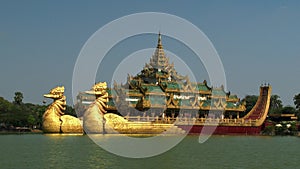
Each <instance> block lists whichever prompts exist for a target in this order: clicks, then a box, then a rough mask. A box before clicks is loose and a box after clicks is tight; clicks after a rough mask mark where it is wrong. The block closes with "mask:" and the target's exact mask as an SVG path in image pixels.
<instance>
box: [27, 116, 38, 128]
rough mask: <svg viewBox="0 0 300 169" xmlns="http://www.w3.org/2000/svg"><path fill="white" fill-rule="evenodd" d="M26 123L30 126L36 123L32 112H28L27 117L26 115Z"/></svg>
mask: <svg viewBox="0 0 300 169" xmlns="http://www.w3.org/2000/svg"><path fill="white" fill-rule="evenodd" d="M27 123H28V125H29V126H30V127H32V126H34V125H35V123H36V120H35V118H34V116H33V115H32V114H30V115H29V116H28V117H27Z"/></svg>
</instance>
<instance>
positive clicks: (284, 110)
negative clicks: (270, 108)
mask: <svg viewBox="0 0 300 169" xmlns="http://www.w3.org/2000/svg"><path fill="white" fill-rule="evenodd" d="M281 113H282V114H296V109H295V107H293V106H284V107H283V108H282V110H281Z"/></svg>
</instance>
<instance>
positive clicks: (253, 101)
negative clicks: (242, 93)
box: [242, 95, 258, 113]
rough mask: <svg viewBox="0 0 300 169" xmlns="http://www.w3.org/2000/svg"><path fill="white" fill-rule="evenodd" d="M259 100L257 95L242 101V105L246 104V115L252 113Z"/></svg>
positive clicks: (249, 96) (248, 96)
mask: <svg viewBox="0 0 300 169" xmlns="http://www.w3.org/2000/svg"><path fill="white" fill-rule="evenodd" d="M257 99H258V96H256V95H247V96H246V97H245V98H244V99H242V103H243V102H246V111H245V113H248V112H250V110H251V109H252V108H253V107H254V105H255V104H256V102H257Z"/></svg>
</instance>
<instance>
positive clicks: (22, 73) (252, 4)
mask: <svg viewBox="0 0 300 169" xmlns="http://www.w3.org/2000/svg"><path fill="white" fill-rule="evenodd" d="M137 12H164V13H170V14H174V15H177V16H179V17H182V18H185V19H187V20H189V21H190V22H192V23H193V24H195V25H196V26H198V27H199V28H200V29H201V30H202V31H203V32H204V33H205V34H206V35H207V36H208V38H209V39H210V40H211V41H212V43H213V44H214V46H215V48H216V49H217V51H218V53H219V55H220V57H221V60H222V62H223V65H224V68H225V73H226V77H227V87H228V89H229V90H230V91H231V93H235V94H237V95H238V96H239V97H241V98H243V97H244V96H245V95H247V94H258V92H259V91H258V88H259V86H260V84H261V83H263V82H265V81H266V82H268V83H270V84H271V85H272V86H273V93H274V94H278V95H280V96H281V99H282V101H283V102H284V104H285V105H287V104H291V105H293V101H292V99H293V96H294V95H295V94H298V93H300V78H299V73H300V66H299V64H300V47H299V45H300V21H299V18H300V3H299V2H298V1H163V2H162V1H154V0H152V1H126V2H125V1H106V2H101V1H87V2H85V1H71V0H70V1H38V0H36V1H32V0H27V1H10V0H7V1H5V0H1V1H0V59H1V61H0V78H1V80H0V86H1V87H0V96H2V97H4V98H6V99H8V100H12V98H13V96H14V92H15V91H21V92H23V94H24V102H33V103H41V102H42V100H43V99H44V98H43V94H45V93H47V92H48V91H49V90H50V89H51V88H53V87H55V86H56V85H64V86H65V87H66V95H67V99H68V103H69V104H72V102H71V100H72V99H71V97H72V96H71V89H72V73H73V68H74V64H75V62H76V58H77V57H78V54H79V52H80V50H81V48H82V46H83V45H84V43H85V42H86V40H87V39H88V38H89V37H90V36H91V35H92V34H93V33H94V32H95V31H97V30H98V29H99V28H100V27H102V26H104V25H105V24H107V23H108V22H110V21H112V20H114V19H117V18H119V17H122V16H124V15H128V14H133V13H137ZM162 31H163V28H162ZM162 33H163V32H162ZM145 37H146V38H144V40H143V41H144V42H145V44H146V45H145V46H147V47H155V45H156V39H155V38H154V37H152V36H149V39H147V36H145ZM170 44H172V42H171V41H170V43H168V41H167V40H166V41H164V46H165V47H168V45H169V49H172V47H171V46H170ZM149 45H150V46H149ZM141 47H142V45H141ZM170 51H172V50H170ZM149 57H150V56H149ZM182 57H188V56H182ZM141 66H143V65H141ZM175 66H176V65H175ZM204 78H205V76H204ZM203 80H204V79H201V81H203Z"/></svg>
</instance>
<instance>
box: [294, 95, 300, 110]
mask: <svg viewBox="0 0 300 169" xmlns="http://www.w3.org/2000/svg"><path fill="white" fill-rule="evenodd" d="M293 100H294V104H295V106H296V109H297V110H299V109H300V93H299V94H297V95H295V96H294V99H293Z"/></svg>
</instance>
